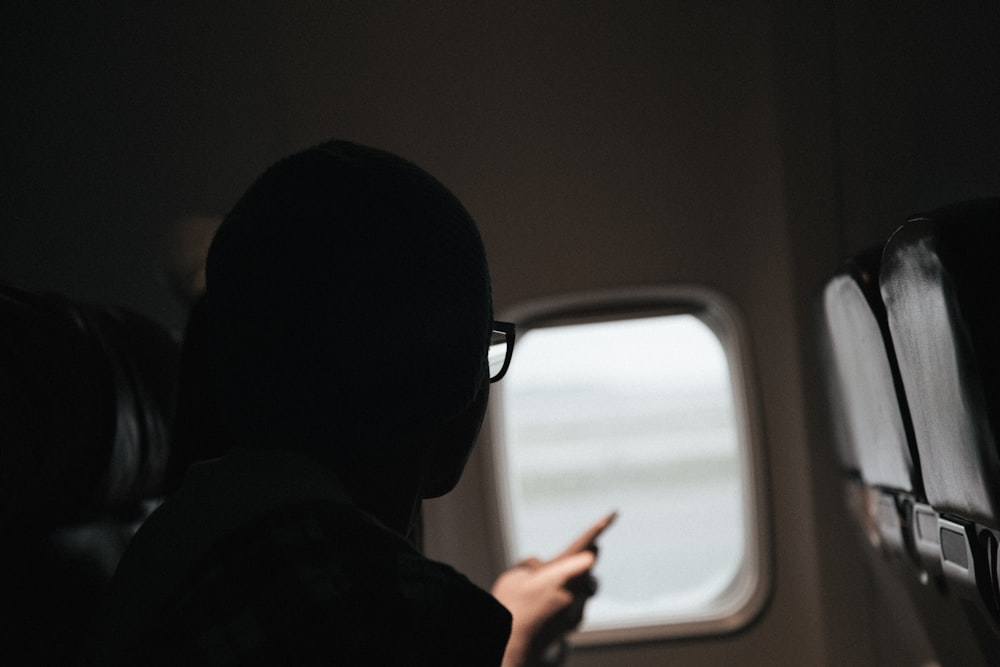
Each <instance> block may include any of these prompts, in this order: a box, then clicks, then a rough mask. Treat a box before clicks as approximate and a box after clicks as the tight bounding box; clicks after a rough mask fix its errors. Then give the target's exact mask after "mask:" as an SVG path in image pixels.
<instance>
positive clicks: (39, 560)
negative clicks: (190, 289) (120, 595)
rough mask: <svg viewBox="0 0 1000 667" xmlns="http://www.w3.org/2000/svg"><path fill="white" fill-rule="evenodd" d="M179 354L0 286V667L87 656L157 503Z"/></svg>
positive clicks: (145, 329) (92, 316)
mask: <svg viewBox="0 0 1000 667" xmlns="http://www.w3.org/2000/svg"><path fill="white" fill-rule="evenodd" d="M177 362H178V346H177V343H176V341H174V339H173V338H172V337H171V336H170V335H169V334H168V333H167V332H166V330H164V329H163V328H161V327H160V326H159V325H157V324H156V323H154V322H152V321H151V320H149V319H147V318H145V317H143V316H142V315H139V314H138V313H135V312H131V311H129V310H125V309H121V308H115V307H108V306H95V305H82V304H77V303H74V302H72V301H70V300H68V299H65V298H61V297H59V296H56V295H51V294H40V293H35V292H31V291H28V290H24V289H19V288H16V287H12V286H8V285H0V442H2V444H0V456H2V462H0V528H2V531H3V533H2V534H3V540H4V543H5V552H6V557H5V558H4V563H5V565H4V570H3V575H2V583H0V591H2V592H3V594H2V598H0V599H2V604H3V608H4V612H5V613H4V618H5V619H6V620H5V621H4V622H3V623H2V624H0V627H2V628H3V633H2V639H0V664H9V665H14V664H17V665H24V664H45V665H55V664H72V663H74V662H76V661H78V660H79V659H80V657H81V656H82V655H85V649H86V643H87V642H88V641H89V637H90V634H89V631H90V629H91V624H92V622H93V620H94V618H95V616H96V615H97V612H98V610H99V607H100V604H101V600H102V594H103V589H104V585H105V584H106V582H107V581H108V580H109V578H110V576H111V575H112V573H113V572H114V569H115V567H116V565H117V563H118V559H119V558H120V556H121V554H122V552H123V551H124V549H125V547H126V546H127V544H128V541H129V539H130V537H131V535H132V534H133V533H134V530H135V529H136V527H137V526H138V523H139V522H140V521H141V520H142V519H143V518H144V516H145V515H146V514H147V513H148V510H149V509H150V505H151V503H154V502H155V499H156V498H157V497H158V496H159V495H160V494H161V493H162V491H163V489H162V485H163V476H164V472H165V468H166V464H167V457H168V453H169V426H170V423H171V419H172V412H173V403H174V392H175V385H176V378H175V376H176V372H177Z"/></svg>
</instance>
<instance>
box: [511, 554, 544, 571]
mask: <svg viewBox="0 0 1000 667" xmlns="http://www.w3.org/2000/svg"><path fill="white" fill-rule="evenodd" d="M542 565H545V563H543V562H542V561H540V560H538V559H537V558H535V557H534V556H532V557H531V558H525V559H524V560H522V561H521V562H520V563H515V564H514V567H513V568H511V569H514V568H518V567H523V568H525V569H527V570H537V569H538V568H540V567H541V566H542Z"/></svg>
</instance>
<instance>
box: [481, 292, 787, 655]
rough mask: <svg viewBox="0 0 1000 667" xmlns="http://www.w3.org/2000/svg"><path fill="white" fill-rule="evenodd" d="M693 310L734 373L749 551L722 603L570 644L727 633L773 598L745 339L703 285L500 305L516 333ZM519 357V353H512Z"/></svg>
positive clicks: (498, 428) (494, 439) (493, 441)
mask: <svg viewBox="0 0 1000 667" xmlns="http://www.w3.org/2000/svg"><path fill="white" fill-rule="evenodd" d="M671 314H678V315H679V314H690V315H694V316H695V317H697V318H698V319H700V320H701V321H702V322H703V323H705V324H706V325H707V326H708V328H709V329H710V330H711V331H712V332H713V333H714V334H715V335H716V336H717V337H718V339H719V341H720V343H721V345H722V348H723V350H724V352H725V355H726V359H727V362H728V365H729V370H730V374H731V378H732V388H733V405H734V410H735V414H736V421H737V432H738V440H739V452H740V458H741V461H740V463H741V471H742V474H743V480H742V481H743V507H744V540H745V544H746V556H745V558H744V561H743V563H742V565H741V568H740V574H739V575H738V576H737V577H736V579H735V580H734V585H733V586H732V587H731V588H730V590H729V591H727V593H726V595H725V596H724V597H723V601H724V603H723V604H720V605H717V606H714V607H710V608H707V609H706V610H705V613H702V614H696V615H691V616H689V617H678V618H677V619H676V620H671V621H669V622H666V623H661V624H656V625H642V626H632V627H623V628H613V629H593V630H586V631H582V632H577V633H574V634H573V635H572V637H571V642H572V643H573V644H574V646H578V647H580V648H586V647H595V646H602V645H609V644H622V643H630V642H636V641H655V640H668V639H682V638H685V639H686V638H692V637H704V636H711V635H725V634H731V633H734V632H737V631H739V630H741V629H743V628H745V627H746V626H748V625H749V624H750V623H752V622H753V621H754V620H755V619H756V618H757V617H758V616H759V614H760V613H761V612H762V611H763V609H764V607H765V606H766V603H767V600H768V599H769V598H770V595H771V588H772V584H771V582H772V572H771V562H772V557H771V548H770V544H771V528H770V523H769V513H768V511H767V493H766V483H765V473H766V467H765V457H764V446H763V437H762V425H761V423H760V418H759V408H758V406H757V400H756V392H755V391H754V390H753V386H754V378H755V377H756V376H755V373H754V370H753V365H752V355H751V348H750V340H749V336H748V334H747V330H746V327H745V325H744V323H743V320H742V318H741V317H740V316H739V313H738V311H737V310H736V308H735V306H734V304H733V303H732V302H731V301H730V300H729V299H727V298H726V297H725V296H723V295H722V294H720V293H718V292H716V291H714V290H712V289H709V288H705V287H700V286H641V287H631V288H621V289H608V290H590V291H581V292H574V293H568V294H561V295H556V296H550V297H544V298H536V299H532V300H528V301H524V302H522V303H519V304H516V305H514V306H512V307H510V308H506V309H504V310H503V311H502V312H501V314H500V318H501V319H504V320H507V321H510V322H515V323H516V324H517V328H518V333H519V335H521V336H523V335H524V334H526V333H527V332H528V331H529V330H531V329H533V328H538V327H540V326H558V325H560V324H568V323H582V322H586V321H600V320H613V319H628V318H629V316H637V317H639V316H655V315H671ZM515 354H516V351H515ZM496 394H497V395H496V396H493V397H491V400H490V408H489V410H490V419H489V422H490V430H491V433H490V437H489V438H488V439H487V442H486V449H487V451H486V452H485V453H486V455H487V458H488V460H489V469H490V471H491V472H490V474H489V475H488V476H489V480H488V481H489V485H490V486H491V487H492V489H493V493H492V494H491V495H492V498H493V499H494V501H495V506H494V507H493V508H492V513H493V514H494V516H495V517H496V519H497V520H496V521H493V522H491V524H492V526H493V527H494V528H493V530H494V531H495V532H494V534H493V535H492V536H491V538H492V543H493V544H494V545H499V546H500V549H501V551H502V558H503V561H504V562H505V563H506V565H507V566H510V565H512V564H513V562H514V559H515V557H516V554H513V553H512V545H511V544H510V541H509V538H508V536H507V534H506V529H505V526H507V525H510V522H511V520H512V518H511V509H510V500H509V497H508V488H509V487H508V485H507V483H506V476H507V471H506V461H505V457H504V454H503V452H502V451H501V447H502V442H503V437H504V435H503V427H504V425H503V418H502V412H501V411H502V397H501V392H500V391H497V392H496Z"/></svg>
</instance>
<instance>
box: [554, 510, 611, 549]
mask: <svg viewBox="0 0 1000 667" xmlns="http://www.w3.org/2000/svg"><path fill="white" fill-rule="evenodd" d="M617 518H618V512H611V513H610V514H608V515H607V516H605V517H602V518H601V519H600V520H599V521H597V522H596V523H594V524H593V525H592V526H590V527H589V528H587V530H585V531H583V532H582V533H580V535H579V536H578V537H577V538H576V539H575V540H573V541H572V542H571V543H570V545H569V546H568V547H566V549H565V550H563V552H562V553H561V554H559V555H558V556H557V557H556V558H562V557H563V556H569V555H572V554H575V553H579V552H581V551H584V550H587V549H593V548H594V547H595V546H596V544H595V543H596V541H597V538H598V537H600V535H601V533H603V532H604V531H605V530H607V529H608V526H610V525H611V524H612V523H614V521H615V519H617Z"/></svg>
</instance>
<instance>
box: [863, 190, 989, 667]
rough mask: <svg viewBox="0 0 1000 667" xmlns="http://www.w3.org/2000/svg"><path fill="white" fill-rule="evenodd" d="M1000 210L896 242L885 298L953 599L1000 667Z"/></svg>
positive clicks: (920, 219) (940, 221)
mask: <svg viewBox="0 0 1000 667" xmlns="http://www.w3.org/2000/svg"><path fill="white" fill-rule="evenodd" d="M998 248H1000V199H983V200H976V201H970V202H964V203H960V204H956V205H952V206H949V207H945V208H942V209H938V210H936V211H933V212H931V213H928V214H925V215H920V216H915V217H913V218H911V219H910V220H909V221H908V222H907V223H906V224H904V225H903V226H902V227H900V228H899V229H898V230H897V231H896V232H895V233H894V234H893V235H892V237H891V238H890V239H889V241H888V243H887V244H886V248H885V251H884V255H883V260H882V273H881V276H880V290H881V293H882V298H883V301H884V303H885V306H886V312H887V316H888V323H889V329H890V332H891V336H892V340H893V341H894V344H895V348H896V353H897V358H898V362H899V369H900V376H901V379H902V382H903V386H904V390H905V393H906V396H907V398H908V400H909V405H910V410H911V415H912V422H913V429H914V436H915V441H916V446H917V449H918V451H919V456H920V461H921V463H922V471H923V478H924V489H925V493H926V496H927V501H928V503H929V505H930V506H931V507H932V508H933V511H934V513H935V514H936V515H937V516H936V519H935V520H933V521H932V520H930V518H929V517H928V518H927V519H925V520H924V523H925V526H924V528H923V529H924V531H925V532H931V531H933V532H934V533H935V534H936V536H937V538H938V540H939V545H940V546H939V558H940V560H941V565H942V571H943V573H944V577H945V579H946V581H947V583H948V585H949V587H950V588H951V589H952V590H954V591H955V593H956V594H957V595H958V596H959V597H960V599H961V601H962V607H963V609H964V610H965V612H966V614H967V616H968V618H969V621H970V623H971V624H972V626H973V628H974V630H975V631H976V633H977V637H978V638H979V639H980V643H981V648H982V649H983V651H984V656H986V659H987V660H988V662H989V663H990V664H1000V633H998V628H1000V625H998V618H1000V605H998V597H1000V596H998V588H997V579H998V555H997V544H998V536H1000V452H998V449H997V445H998V443H997V436H998V435H1000V434H998V426H1000V347H998V346H997V344H996V343H997V338H998V336H1000V308H998V305H997V289H996V288H997V286H998V285H1000V273H998V272H997V269H996V266H997V249H998Z"/></svg>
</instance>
